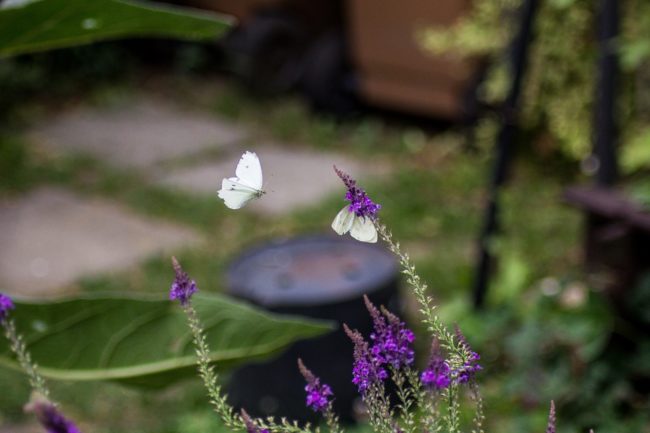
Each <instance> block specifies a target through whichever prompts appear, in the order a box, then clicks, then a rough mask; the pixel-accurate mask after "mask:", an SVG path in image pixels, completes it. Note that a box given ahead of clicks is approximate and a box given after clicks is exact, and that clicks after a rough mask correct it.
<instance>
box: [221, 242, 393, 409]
mask: <svg viewBox="0 0 650 433" xmlns="http://www.w3.org/2000/svg"><path fill="white" fill-rule="evenodd" d="M397 281H398V271H397V266H396V263H395V261H394V259H393V256H392V255H391V254H390V253H389V252H388V251H386V250H385V249H383V248H381V247H380V246H377V245H371V244H365V243H361V242H357V241H355V240H353V239H350V238H344V237H334V236H311V237H298V238H294V239H289V240H282V241H278V242H273V243H269V244H266V245H263V246H260V247H259V248H256V249H253V250H251V251H249V252H247V253H244V254H243V255H242V256H241V257H239V258H237V259H236V260H235V261H234V262H233V263H232V264H231V266H230V268H229V270H228V272H227V285H228V288H229V291H230V293H231V294H232V295H234V296H236V297H240V298H244V299H246V300H248V301H250V302H252V303H254V304H256V305H258V306H261V307H263V308H266V309H268V310H270V311H273V312H277V313H286V314H296V315H302V316H307V317H313V318H319V319H327V320H332V321H335V322H336V323H338V326H337V329H336V330H334V331H333V332H331V333H329V334H327V335H324V336H322V337H319V338H315V339H310V340H305V341H301V342H298V343H296V344H294V345H293V346H292V347H291V348H290V349H289V350H287V351H286V352H284V353H283V354H282V355H280V356H279V357H278V358H275V359H273V360H270V361H267V362H264V363H261V364H251V365H247V366H245V367H243V368H240V369H239V370H237V371H235V372H234V374H233V376H232V379H231V382H230V384H229V389H228V393H229V395H230V399H231V403H232V404H233V405H234V406H235V407H238V408H239V407H244V408H245V409H246V410H247V411H248V412H249V413H251V414H252V415H254V416H268V415H275V416H286V417H289V418H291V419H297V420H303V421H307V420H309V421H312V420H314V419H315V416H314V414H313V412H311V411H310V410H309V409H307V408H306V407H305V391H304V387H305V382H304V379H303V378H302V376H301V375H300V373H299V372H298V368H297V365H296V362H297V359H298V358H302V360H303V361H304V362H305V365H306V366H307V367H308V368H309V369H311V370H312V371H313V373H314V374H315V375H317V376H319V377H320V378H321V380H322V381H323V382H324V383H327V384H329V385H330V386H331V387H332V390H333V391H334V394H335V398H336V400H335V403H334V406H335V408H334V409H335V410H336V411H337V412H338V413H339V415H340V416H341V417H342V419H344V420H352V419H354V404H355V401H356V399H357V396H358V394H357V392H356V387H355V386H354V385H353V384H352V383H351V379H352V361H353V359H352V349H353V346H352V343H351V341H350V340H349V338H348V337H347V336H346V335H345V333H344V332H343V329H342V327H341V324H342V323H347V324H348V326H350V327H351V328H356V329H358V330H359V331H361V332H362V333H363V334H364V335H368V334H369V332H370V330H371V328H372V321H371V319H370V317H369V315H368V312H367V310H366V308H365V306H364V303H363V299H362V296H363V295H364V294H367V295H368V296H369V297H370V299H371V300H372V301H373V302H374V303H375V304H378V305H385V306H386V307H388V308H389V309H391V310H393V311H398V310H399V305H398V297H397Z"/></svg>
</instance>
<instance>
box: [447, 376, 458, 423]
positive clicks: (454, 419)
mask: <svg viewBox="0 0 650 433" xmlns="http://www.w3.org/2000/svg"><path fill="white" fill-rule="evenodd" d="M445 394H446V397H447V404H448V407H447V416H446V417H445V420H446V421H447V431H448V432H449V433H460V411H459V409H460V406H459V403H458V385H457V384H455V383H452V384H451V385H449V387H448V388H447V389H446V390H445Z"/></svg>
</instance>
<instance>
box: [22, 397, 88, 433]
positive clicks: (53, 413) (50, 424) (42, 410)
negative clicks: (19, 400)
mask: <svg viewBox="0 0 650 433" xmlns="http://www.w3.org/2000/svg"><path fill="white" fill-rule="evenodd" d="M25 409H26V410H27V411H29V412H33V413H34V414H35V415H36V418H38V421H39V422H40V423H41V425H42V426H43V427H45V431H46V432H47V433H81V432H80V430H79V429H78V428H77V426H76V425H74V423H73V422H72V421H70V420H68V419H66V418H65V417H64V416H63V414H61V412H59V410H58V409H57V407H56V406H55V405H54V404H52V403H51V402H49V401H48V400H45V399H43V398H36V399H33V400H32V401H31V402H30V403H29V404H28V405H27V406H26V407H25Z"/></svg>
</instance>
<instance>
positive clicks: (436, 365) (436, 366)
mask: <svg viewBox="0 0 650 433" xmlns="http://www.w3.org/2000/svg"><path fill="white" fill-rule="evenodd" d="M420 380H421V381H422V384H423V385H424V386H425V387H427V388H430V389H435V390H441V389H444V388H447V387H448V386H449V385H450V384H451V371H450V368H449V364H447V361H445V359H444V358H443V356H442V352H441V350H440V342H439V341H438V339H434V340H433V342H432V343H431V358H430V359H429V364H428V365H427V368H426V369H425V370H424V371H423V372H422V375H421V376H420Z"/></svg>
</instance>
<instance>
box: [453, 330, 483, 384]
mask: <svg viewBox="0 0 650 433" xmlns="http://www.w3.org/2000/svg"><path fill="white" fill-rule="evenodd" d="M456 338H458V342H459V343H460V345H461V346H463V347H464V348H465V349H466V350H467V352H468V353H469V358H468V359H467V360H466V361H465V363H464V364H463V365H462V366H461V367H460V368H459V369H458V370H456V372H455V373H456V381H457V382H458V383H467V382H469V381H470V380H471V379H473V378H474V375H475V374H476V373H477V372H479V371H481V370H483V367H481V366H480V365H479V363H478V361H479V360H480V359H481V357H480V355H479V354H478V353H476V352H474V351H473V350H472V348H471V347H470V345H469V343H468V342H467V339H465V336H464V335H463V333H462V332H461V331H460V328H459V327H458V326H456Z"/></svg>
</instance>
